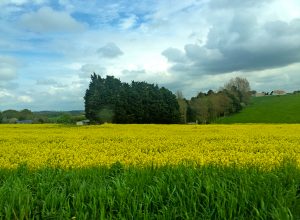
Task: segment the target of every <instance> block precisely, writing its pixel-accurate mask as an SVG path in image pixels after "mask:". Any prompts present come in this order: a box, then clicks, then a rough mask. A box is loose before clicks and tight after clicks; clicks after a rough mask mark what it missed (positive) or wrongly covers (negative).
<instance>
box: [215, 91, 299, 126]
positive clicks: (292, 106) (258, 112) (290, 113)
mask: <svg viewBox="0 0 300 220" xmlns="http://www.w3.org/2000/svg"><path fill="white" fill-rule="evenodd" d="M216 123H220V124H223V123H224V124H231V123H300V94H296V95H285V96H265V97H254V98H253V99H252V102H251V104H250V105H249V106H248V107H246V108H245V109H243V110H242V111H241V112H240V113H237V114H235V115H232V116H229V117H225V118H220V119H218V120H217V121H216Z"/></svg>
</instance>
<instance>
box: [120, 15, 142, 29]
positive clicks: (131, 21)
mask: <svg viewBox="0 0 300 220" xmlns="http://www.w3.org/2000/svg"><path fill="white" fill-rule="evenodd" d="M137 20H138V17H137V16H136V15H130V16H129V17H128V18H124V19H122V20H121V23H120V27H121V29H123V30H126V29H129V28H132V27H134V25H135V24H136V23H137Z"/></svg>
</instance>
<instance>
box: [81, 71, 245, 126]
mask: <svg viewBox="0 0 300 220" xmlns="http://www.w3.org/2000/svg"><path fill="white" fill-rule="evenodd" d="M250 97H251V92H250V85H249V82H248V81H247V79H244V78H240V77H236V78H234V79H231V80H230V81H229V82H228V83H226V84H225V85H224V87H223V88H222V89H220V90H219V91H217V92H214V91H212V90H209V91H208V92H207V93H203V92H199V93H198V94H197V96H195V97H192V98H191V99H190V100H187V99H185V98H184V97H183V95H182V93H181V92H177V94H176V95H175V94H173V93H172V92H171V91H170V90H168V89H166V88H164V87H161V88H159V87H158V86H157V85H154V84H149V83H146V82H135V81H132V82H131V84H128V83H124V82H121V81H120V80H119V79H116V78H114V77H113V76H106V78H101V76H99V75H97V74H95V73H94V74H92V75H91V82H90V84H89V88H88V89H87V90H86V93H85V96H84V101H85V115H86V117H87V118H88V119H89V120H91V122H93V123H104V122H111V123H159V124H170V123H188V122H196V123H204V124H207V123H211V122H213V121H214V120H215V119H216V118H218V117H222V116H227V115H230V114H233V113H236V112H239V111H240V110H241V109H242V108H243V107H244V106H246V105H247V104H248V103H249V101H250Z"/></svg>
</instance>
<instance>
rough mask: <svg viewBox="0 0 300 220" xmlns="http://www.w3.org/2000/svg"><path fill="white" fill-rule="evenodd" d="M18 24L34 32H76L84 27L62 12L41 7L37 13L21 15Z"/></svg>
mask: <svg viewBox="0 0 300 220" xmlns="http://www.w3.org/2000/svg"><path fill="white" fill-rule="evenodd" d="M20 23H21V24H22V26H23V27H25V28H27V29H28V30H30V31H34V32H78V31H82V30H84V25H83V24H82V23H79V22H78V21H76V20H75V19H74V18H73V17H72V16H70V15H69V14H68V13H67V12H64V11H55V10H53V9H52V8H50V7H42V8H40V9H39V10H38V11H35V12H29V13H27V14H24V15H22V17H21V20H20Z"/></svg>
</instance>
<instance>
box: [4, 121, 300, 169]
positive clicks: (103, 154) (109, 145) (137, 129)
mask: <svg viewBox="0 0 300 220" xmlns="http://www.w3.org/2000/svg"><path fill="white" fill-rule="evenodd" d="M285 159H292V160H295V161H296V162H297V163H298V164H299V165H300V125H287V124H278V125H263V124H253V125H251V124H250V125H111V124H105V125H101V126H82V127H80V126H78V127H76V126H62V125H0V168H8V169H13V168H16V167H18V166H19V165H21V164H27V165H28V166H29V167H30V168H34V169H35V168H40V167H44V166H50V167H62V168H78V167H87V166H99V165H111V164H113V163H115V162H117V161H119V162H121V163H122V164H124V165H137V166H147V165H155V166H160V165H165V164H170V165H175V164H179V163H191V162H194V163H196V164H218V165H230V164H236V165H238V166H249V165H255V166H259V167H263V168H270V167H273V166H276V165H278V164H279V163H281V162H282V161H283V160H285Z"/></svg>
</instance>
